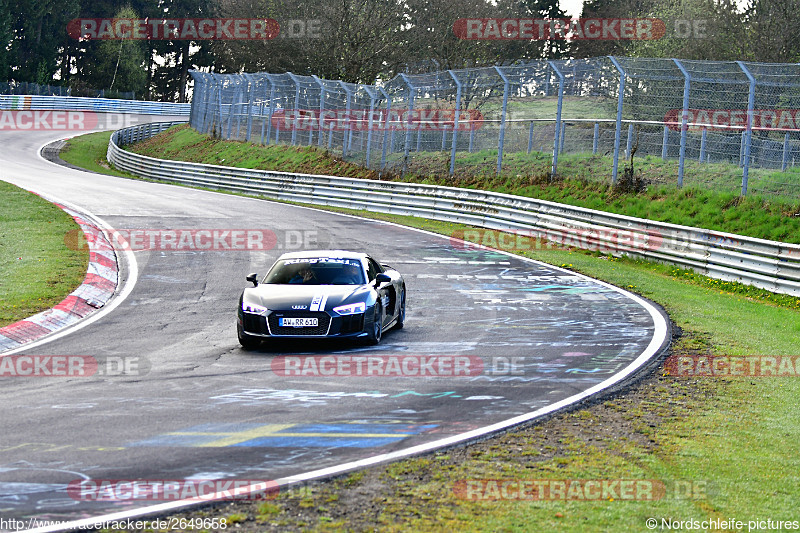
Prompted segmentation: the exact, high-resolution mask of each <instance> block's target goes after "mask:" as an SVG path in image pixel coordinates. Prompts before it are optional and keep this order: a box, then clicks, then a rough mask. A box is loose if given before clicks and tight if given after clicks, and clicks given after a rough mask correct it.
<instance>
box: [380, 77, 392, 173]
mask: <svg viewBox="0 0 800 533" xmlns="http://www.w3.org/2000/svg"><path fill="white" fill-rule="evenodd" d="M378 90H379V91H380V92H381V94H383V96H384V97H385V98H386V119H385V120H384V123H383V146H382V147H381V172H383V169H385V168H386V149H387V148H388V143H387V142H386V136H387V134H388V133H389V121H390V120H391V114H392V98H391V96H389V93H387V92H386V91H385V90H384V89H383V87H378ZM392 135H394V130H392Z"/></svg>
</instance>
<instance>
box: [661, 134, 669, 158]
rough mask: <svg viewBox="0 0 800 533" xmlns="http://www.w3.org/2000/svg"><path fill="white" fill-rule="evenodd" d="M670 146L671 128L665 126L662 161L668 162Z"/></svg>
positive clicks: (662, 141)
mask: <svg viewBox="0 0 800 533" xmlns="http://www.w3.org/2000/svg"><path fill="white" fill-rule="evenodd" d="M668 144H669V126H667V125H664V137H663V139H662V140H661V159H663V160H664V161H666V160H667V145H668Z"/></svg>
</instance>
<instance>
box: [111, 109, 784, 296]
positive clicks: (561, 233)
mask: <svg viewBox="0 0 800 533" xmlns="http://www.w3.org/2000/svg"><path fill="white" fill-rule="evenodd" d="M180 123H181V122H168V123H151V124H141V125H137V126H133V127H130V128H125V129H122V130H119V131H117V132H115V133H114V134H113V135H112V136H111V140H110V142H109V145H108V160H109V161H110V162H111V163H113V164H114V165H115V166H116V167H117V168H119V169H121V170H124V171H127V172H131V173H133V174H136V175H139V176H142V177H145V178H149V179H155V180H160V181H165V182H170V183H179V184H184V185H191V186H197V187H206V188H212V189H218V190H224V191H232V192H238V193H249V194H256V195H260V196H265V197H268V198H273V199H277V200H289V201H293V202H302V203H307V204H319V205H329V206H336V207H346V208H351V209H364V210H367V211H377V212H381V213H393V214H398V215H412V216H419V217H425V218H429V219H434V220H442V221H448V222H455V223H463V224H469V225H473V226H478V227H481V228H487V229H495V230H510V231H521V232H524V234H525V235H529V236H541V237H543V238H546V239H549V240H552V241H555V242H556V243H560V244H563V245H567V246H572V247H575V248H583V249H591V250H600V251H603V252H608V253H610V254H613V255H623V254H625V255H629V256H633V257H639V258H643V259H648V260H652V261H658V262H662V263H668V264H672V265H677V266H680V267H682V268H690V269H693V270H695V271H696V272H699V273H701V274H704V275H707V276H709V277H712V278H715V279H720V280H725V281H739V282H742V283H746V284H749V285H753V286H756V287H760V288H764V289H767V290H770V291H773V292H777V293H784V294H791V295H795V296H800V245H796V244H786V243H781V242H775V241H767V240H763V239H756V238H752V237H745V236H741V235H735V234H730V233H721V232H716V231H710V230H705V229H700V228H692V227H687V226H679V225H676V224H666V223H662V222H654V221H651V220H646V219H641V218H634V217H628V216H624V215H616V214H613V213H606V212H603V211H595V210H592V209H585V208H581V207H574V206H569V205H564V204H558V203H555V202H547V201H543V200H537V199H534V198H526V197H522V196H514V195H510V194H502V193H496V192H488V191H480V190H470V189H460V188H455V187H442V186H436V185H424V184H415V183H400V182H390V181H376V180H364V179H354V178H342V177H336V176H318V175H310V174H292V173H288V172H272V171H265V170H249V169H242V168H232V167H222V166H216V165H205V164H200V163H189V162H180V161H167V160H163V159H155V158H151V157H147V156H143V155H139V154H134V153H131V152H128V151H126V150H123V149H121V148H120V146H124V145H126V144H129V143H131V142H136V141H138V140H142V139H145V138H147V137H150V136H152V135H155V134H157V133H159V132H161V131H163V130H165V129H167V128H169V127H170V126H172V125H174V124H180ZM478 242H479V243H481V241H480V240H479V241H478ZM499 247H500V248H502V246H499Z"/></svg>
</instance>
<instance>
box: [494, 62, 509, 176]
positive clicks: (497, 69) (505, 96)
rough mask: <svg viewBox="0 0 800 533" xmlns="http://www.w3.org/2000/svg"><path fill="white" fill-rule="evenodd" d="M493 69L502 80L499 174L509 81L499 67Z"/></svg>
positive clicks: (498, 151)
mask: <svg viewBox="0 0 800 533" xmlns="http://www.w3.org/2000/svg"><path fill="white" fill-rule="evenodd" d="M494 69H495V70H496V71H497V74H498V75H499V76H500V79H502V80H503V109H502V110H501V112H500V138H499V139H498V141H497V174H498V175H499V174H500V170H501V169H502V168H503V145H504V143H505V138H506V113H507V112H508V91H509V87H510V85H511V83H510V82H509V81H508V78H507V77H506V75H505V74H504V73H503V71H502V70H500V67H498V66H497V65H495V67H494Z"/></svg>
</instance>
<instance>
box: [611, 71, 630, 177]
mask: <svg viewBox="0 0 800 533" xmlns="http://www.w3.org/2000/svg"><path fill="white" fill-rule="evenodd" d="M608 58H609V59H610V60H611V62H612V63H613V64H614V66H615V67H616V68H617V71H619V95H618V97H617V123H616V130H615V131H614V167H613V169H612V170H611V183H612V185H616V184H617V174H618V172H619V144H620V139H621V138H622V103H623V98H624V96H625V76H626V74H625V69H623V68H622V65H620V64H619V62H618V61H617V59H616V58H615V57H614V56H608Z"/></svg>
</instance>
